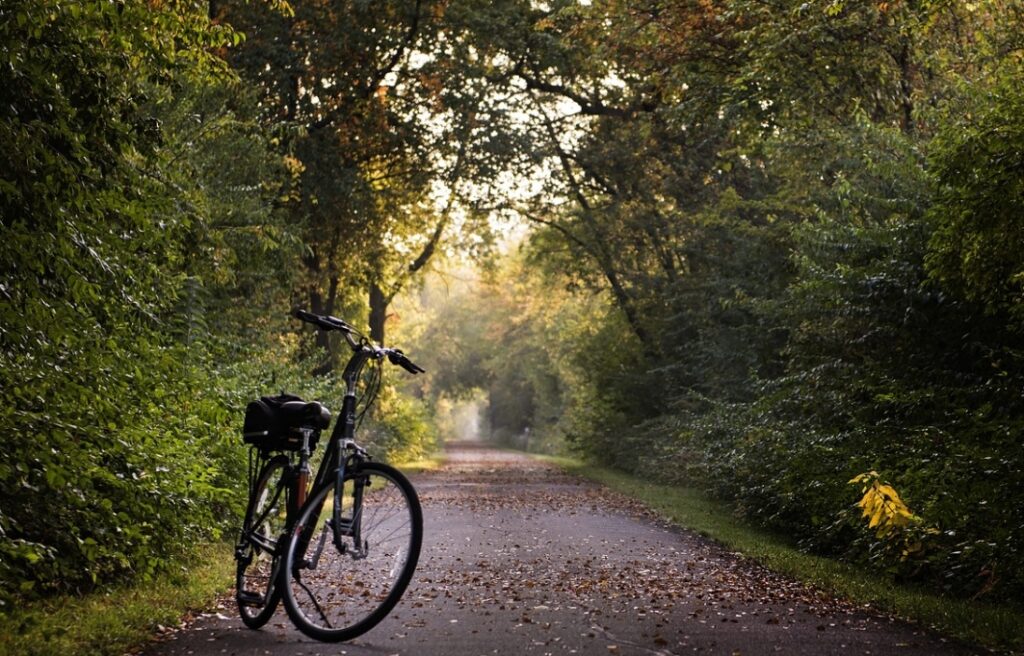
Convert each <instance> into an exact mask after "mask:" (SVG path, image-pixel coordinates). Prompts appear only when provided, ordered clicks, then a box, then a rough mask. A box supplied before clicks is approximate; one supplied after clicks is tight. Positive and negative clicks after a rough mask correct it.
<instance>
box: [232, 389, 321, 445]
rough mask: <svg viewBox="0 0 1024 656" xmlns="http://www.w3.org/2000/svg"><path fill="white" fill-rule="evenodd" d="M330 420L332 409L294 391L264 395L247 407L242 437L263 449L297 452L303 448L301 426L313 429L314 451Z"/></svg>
mask: <svg viewBox="0 0 1024 656" xmlns="http://www.w3.org/2000/svg"><path fill="white" fill-rule="evenodd" d="M330 423H331V412H330V410H328V409H327V408H325V407H324V406H322V405H321V404H319V403H317V402H315V401H314V402H311V403H307V402H306V401H303V400H302V399H301V398H299V397H297V396H295V395H294V394H279V395H278V396H264V397H260V399H259V400H258V401H253V402H251V403H250V404H249V405H248V406H247V407H246V409H245V423H244V424H243V426H242V438H243V439H244V440H245V443H246V444H252V445H253V446H255V447H258V448H259V449H261V450H263V451H295V450H298V449H301V448H302V433H301V432H300V431H299V429H301V428H312V429H313V430H314V433H313V435H312V436H311V438H310V443H309V448H310V450H312V449H313V448H314V447H316V442H317V440H318V438H319V437H320V431H321V430H322V429H324V428H327V426H328V424H330Z"/></svg>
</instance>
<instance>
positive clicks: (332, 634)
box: [282, 462, 423, 642]
mask: <svg viewBox="0 0 1024 656" xmlns="http://www.w3.org/2000/svg"><path fill="white" fill-rule="evenodd" d="M335 487H336V486H335V484H334V483H333V482H332V483H331V484H329V485H325V486H324V487H322V488H321V489H319V490H317V491H316V492H315V493H314V494H313V495H311V497H310V498H309V499H308V500H307V502H306V504H305V506H304V507H303V509H302V511H301V512H300V513H299V518H298V521H297V522H296V523H295V528H294V530H293V531H292V532H291V535H290V537H289V542H288V548H287V551H286V556H285V574H284V575H283V576H284V578H285V579H286V584H285V585H283V586H282V588H283V592H284V601H285V608H286V609H287V610H288V615H289V617H291V619H292V622H294V623H295V626H297V627H298V628H299V629H300V630H301V631H302V632H303V633H305V634H306V635H308V636H310V637H311V638H315V639H317V640H323V641H327V642H337V641H340V640H351V639H352V638H355V637H356V636H359V635H361V634H363V633H365V632H367V631H369V630H370V629H372V628H373V627H374V626H376V625H377V623H378V622H380V621H381V620H382V619H384V618H385V617H386V616H387V614H388V613H389V612H391V609H392V608H394V606H395V604H396V603H398V600H399V598H400V597H401V596H402V593H403V592H405V589H406V587H407V586H408V585H409V581H410V580H411V579H412V574H413V571H414V570H415V569H416V562H417V561H418V559H419V554H420V546H421V545H422V542H423V513H422V510H421V509H420V502H419V498H418V497H417V496H416V491H415V490H414V489H413V487H412V484H410V483H409V481H408V480H407V479H406V478H405V476H403V475H402V474H401V473H400V472H399V471H398V470H396V469H394V468H393V467H389V466H387V465H382V464H379V463H372V462H371V463H363V464H361V465H357V467H356V468H354V469H353V470H352V471H351V472H347V473H346V475H345V481H344V485H343V489H342V490H341V492H340V494H336V491H335ZM336 499H337V502H338V505H337V506H336ZM335 523H337V527H335ZM336 529H337V530H336Z"/></svg>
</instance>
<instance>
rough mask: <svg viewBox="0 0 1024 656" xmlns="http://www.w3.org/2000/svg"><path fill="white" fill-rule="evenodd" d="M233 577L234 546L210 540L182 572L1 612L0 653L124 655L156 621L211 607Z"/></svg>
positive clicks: (172, 622)
mask: <svg viewBox="0 0 1024 656" xmlns="http://www.w3.org/2000/svg"><path fill="white" fill-rule="evenodd" d="M233 576H234V561H233V560H232V558H231V547H230V546H229V545H227V544H210V545H205V546H202V547H200V548H199V549H197V552H196V554H195V556H194V557H193V558H191V559H189V561H188V562H183V563H182V565H181V569H180V571H176V572H172V573H168V574H165V575H163V576H161V577H158V578H157V579H156V580H155V581H151V582H149V583H143V584H139V585H137V586H132V587H125V588H115V589H113V590H110V591H107V592H103V593H96V594H90V595H86V596H84V597H75V596H70V595H68V596H61V597H56V598H53V599H48V600H46V601H44V602H39V603H33V604H30V605H27V606H25V607H22V608H19V609H16V610H14V611H12V612H11V613H10V614H7V615H4V616H0V656H14V655H15V654H17V655H18V656H50V655H52V654H96V655H97V656H121V655H122V654H124V653H125V652H127V651H130V650H131V649H132V648H135V647H138V646H140V645H142V644H144V643H145V642H147V641H148V640H149V639H150V638H151V637H152V636H153V635H154V634H155V633H156V632H157V630H158V625H163V626H177V625H178V622H179V621H180V620H181V618H182V616H183V615H185V614H186V613H187V612H188V611H189V610H195V609H200V608H204V607H206V606H208V605H209V604H210V601H211V600H212V599H213V598H214V597H215V596H216V594H217V593H219V592H222V591H224V590H226V589H227V588H228V587H229V586H230V585H231V583H232V578H233Z"/></svg>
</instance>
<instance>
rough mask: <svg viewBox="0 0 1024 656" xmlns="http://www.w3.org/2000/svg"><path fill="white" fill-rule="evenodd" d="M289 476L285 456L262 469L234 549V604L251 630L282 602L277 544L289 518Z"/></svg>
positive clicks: (266, 618)
mask: <svg viewBox="0 0 1024 656" xmlns="http://www.w3.org/2000/svg"><path fill="white" fill-rule="evenodd" d="M287 474H288V458H287V457H286V456H282V455H279V456H276V457H274V458H272V459H271V460H270V461H269V462H267V464H266V465H264V466H263V470H262V471H261V472H260V475H259V478H257V480H256V487H255V488H254V490H253V493H252V496H251V497H250V499H249V507H248V509H246V512H245V521H244V522H243V524H242V535H241V538H240V539H239V541H238V546H237V547H236V548H235V559H236V560H237V561H238V566H237V569H236V573H235V601H236V602H237V603H238V614H239V615H240V616H241V618H242V622H243V623H245V625H246V626H247V627H249V628H250V629H258V628H260V627H261V626H263V625H264V624H266V623H267V621H268V620H269V619H270V617H271V616H272V615H273V614H274V611H275V610H276V609H277V604H278V602H280V600H281V588H280V586H279V585H277V582H278V579H279V578H280V577H279V576H278V572H279V569H280V567H279V566H280V560H281V558H280V556H279V555H278V553H279V551H278V545H277V542H278V540H279V539H280V537H281V536H282V535H283V534H284V531H285V521H286V518H287V501H288V500H287V490H286V483H287V480H286V477H287Z"/></svg>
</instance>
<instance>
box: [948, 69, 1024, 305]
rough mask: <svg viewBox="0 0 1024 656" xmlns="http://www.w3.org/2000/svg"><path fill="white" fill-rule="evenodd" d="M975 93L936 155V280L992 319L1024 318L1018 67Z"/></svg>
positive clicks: (953, 117) (1023, 158) (1022, 107)
mask: <svg viewBox="0 0 1024 656" xmlns="http://www.w3.org/2000/svg"><path fill="white" fill-rule="evenodd" d="M1005 68H1006V70H1000V71H998V72H997V75H998V79H997V80H996V81H995V82H994V84H991V85H983V86H981V87H980V88H977V89H975V88H969V89H967V90H966V92H967V93H968V94H969V95H968V99H967V101H966V102H964V103H958V104H956V105H955V106H954V107H953V108H952V111H951V112H950V116H949V117H948V118H947V120H946V121H945V122H944V125H943V129H942V131H941V132H940V134H939V135H938V136H937V137H936V139H935V141H934V143H933V148H932V151H931V164H932V167H931V168H932V172H933V174H934V176H935V178H936V184H937V187H938V190H937V194H936V199H935V204H934V205H933V206H932V208H931V210H930V219H931V221H932V222H933V224H934V226H935V233H934V235H933V236H932V239H931V249H930V253H929V257H928V267H929V273H931V275H932V277H933V278H934V279H935V280H936V281H937V282H939V283H940V284H942V285H943V286H944V287H946V288H949V289H951V290H953V291H955V292H956V293H958V294H961V295H963V296H965V297H966V298H967V299H969V300H971V301H973V302H977V303H980V304H982V305H984V306H985V309H986V310H987V311H988V312H990V313H1009V314H1011V315H1012V316H1013V319H1014V320H1015V321H1016V322H1018V323H1019V322H1020V321H1021V319H1022V318H1024V300H1022V299H1024V259H1022V253H1024V231H1022V227H1021V221H1020V218H1021V208H1022V207H1024V179H1022V176H1021V167H1022V166H1024V118H1022V117H1024V92H1022V90H1021V87H1020V79H1021V72H1022V69H1021V67H1020V64H1019V62H1013V63H1012V64H1011V65H1008V66H1006V67H1005Z"/></svg>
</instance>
